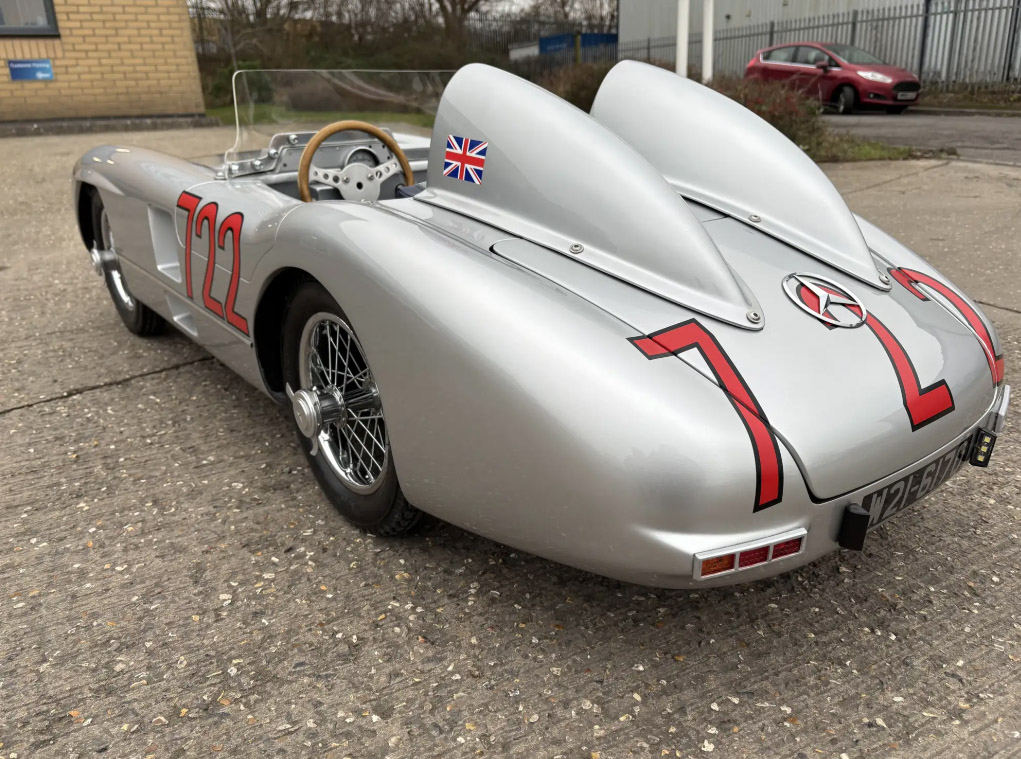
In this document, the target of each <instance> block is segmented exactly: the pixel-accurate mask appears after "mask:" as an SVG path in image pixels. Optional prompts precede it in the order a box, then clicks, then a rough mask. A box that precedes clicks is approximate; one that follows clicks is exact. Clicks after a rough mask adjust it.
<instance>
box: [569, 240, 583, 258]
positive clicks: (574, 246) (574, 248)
mask: <svg viewBox="0 0 1021 759" xmlns="http://www.w3.org/2000/svg"><path fill="white" fill-rule="evenodd" d="M568 250H570V251H571V252H572V253H574V254H576V255H577V254H578V253H583V252H584V251H585V246H584V245H582V244H581V243H580V242H575V243H571V247H570V248H568Z"/></svg>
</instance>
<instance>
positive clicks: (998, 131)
mask: <svg viewBox="0 0 1021 759" xmlns="http://www.w3.org/2000/svg"><path fill="white" fill-rule="evenodd" d="M823 118H824V119H825V121H826V123H827V124H828V125H829V126H830V127H831V128H832V129H834V130H836V131H840V132H847V133H848V134H853V135H856V136H858V137H863V138H865V139H868V140H876V141H878V142H885V143H888V144H890V145H907V146H908V147H913V148H922V149H925V150H941V149H946V148H954V149H955V150H957V153H958V155H960V156H961V158H965V159H968V160H972V161H990V162H993V163H1005V164H1011V165H1014V166H1021V118H1018V117H1016V116H1014V117H1012V116H998V115H995V116H994V115H981V114H978V115H967V116H957V115H938V114H928V113H920V112H917V111H912V110H910V109H908V110H907V111H905V112H904V113H901V114H898V115H895V116H894V115H890V114H887V113H883V112H863V113H856V114H852V115H850V116H838V115H836V114H830V115H826V116H824V117H823Z"/></svg>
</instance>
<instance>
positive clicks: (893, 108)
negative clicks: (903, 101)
mask: <svg viewBox="0 0 1021 759" xmlns="http://www.w3.org/2000/svg"><path fill="white" fill-rule="evenodd" d="M907 109H908V107H907V106H906V105H890V106H887V108H886V112H887V113H890V114H893V115H897V114H898V113H904V111H906V110H907Z"/></svg>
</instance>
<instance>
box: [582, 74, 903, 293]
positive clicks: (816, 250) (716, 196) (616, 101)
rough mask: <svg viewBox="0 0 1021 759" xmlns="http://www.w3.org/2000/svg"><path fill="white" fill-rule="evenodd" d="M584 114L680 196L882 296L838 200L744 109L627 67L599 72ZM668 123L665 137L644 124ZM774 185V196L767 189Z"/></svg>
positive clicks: (669, 77) (684, 83)
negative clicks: (779, 185)
mask: <svg viewBox="0 0 1021 759" xmlns="http://www.w3.org/2000/svg"><path fill="white" fill-rule="evenodd" d="M592 116H593V118H595V119H596V120H597V121H599V122H600V123H601V124H603V125H604V126H606V127H607V128H608V129H610V130H611V131H613V132H614V133H615V134H617V135H618V136H620V138H621V139H623V140H625V141H626V142H628V143H629V144H630V145H632V146H634V147H635V149H636V150H637V151H638V152H639V153H641V154H642V156H643V157H645V159H646V160H648V161H649V162H650V163H652V165H653V166H655V167H656V169H657V170H658V171H659V172H660V173H661V174H662V175H663V176H664V177H666V179H667V181H669V182H670V184H671V185H672V186H673V187H674V188H675V189H676V190H677V191H678V192H680V193H681V194H682V195H684V196H685V197H687V198H691V199H692V200H696V201H698V202H699V203H704V204H705V205H708V206H711V207H712V208H715V209H717V210H719V211H722V212H723V213H725V214H727V215H729V216H732V217H734V218H737V219H741V220H742V221H744V222H745V223H748V224H752V225H754V226H755V227H756V228H757V229H762V230H764V231H766V232H768V233H769V234H771V235H774V236H776V237H778V238H779V239H781V240H783V241H785V242H787V243H789V244H790V245H793V246H794V247H796V248H799V249H801V250H803V251H805V252H806V253H808V254H809V255H812V256H816V257H818V258H819V259H820V260H822V261H824V262H826V263H828V264H830V265H832V266H834V267H836V268H838V269H840V270H841V271H844V272H847V273H848V274H851V275H852V276H854V277H856V278H858V279H860V280H861V281H862V282H865V283H866V284H868V285H870V286H872V287H876V288H880V289H884V290H885V289H888V288H889V286H888V285H887V284H885V283H883V282H881V281H880V279H879V275H880V273H879V271H878V270H877V269H876V264H875V261H874V260H873V258H872V254H871V253H869V249H868V246H867V245H866V244H865V239H864V238H863V237H862V234H861V230H860V229H859V228H858V225H857V224H856V223H855V220H854V217H853V216H852V214H851V211H850V210H849V209H848V207H847V204H846V203H845V202H844V199H843V198H841V197H840V193H838V192H837V190H836V188H835V187H834V186H833V184H832V183H831V182H830V181H829V179H828V178H827V177H826V175H825V174H823V172H822V170H821V169H820V168H819V167H818V166H817V165H816V164H815V163H814V162H813V161H812V159H810V158H809V157H808V156H807V155H805V153H804V152H803V151H802V150H801V149H800V148H798V147H797V146H796V145H794V144H793V143H792V142H791V141H790V140H788V139H787V138H786V137H784V136H783V134H781V133H780V132H779V131H778V130H776V129H774V128H773V127H772V126H770V125H769V124H767V123H766V122H765V121H764V120H763V119H761V118H759V117H758V116H756V115H755V114H754V113H752V112H751V111H749V110H748V109H747V108H744V107H743V106H741V105H739V104H738V103H736V102H734V101H733V100H731V99H730V98H728V97H726V96H724V95H721V94H719V93H717V92H715V91H713V90H711V89H709V88H707V87H703V86H701V85H698V84H696V83H694V82H692V81H690V80H688V79H684V78H682V77H678V76H675V75H674V74H671V73H670V72H668V71H666V70H664V69H659V68H656V67H652V66H647V65H645V64H640V63H636V62H633V61H625V62H623V63H620V64H618V65H617V66H615V67H614V68H613V70H612V71H611V72H610V73H609V74H607V76H606V78H605V79H604V80H603V83H602V85H601V86H600V88H599V92H598V93H597V95H596V99H595V103H594V104H593V105H592ZM666 123H669V124H671V125H672V127H673V128H671V129H670V130H669V131H660V130H655V129H650V128H649V124H666ZM781 177H782V182H783V191H782V192H777V191H776V183H777V182H778V181H780V180H779V178H781Z"/></svg>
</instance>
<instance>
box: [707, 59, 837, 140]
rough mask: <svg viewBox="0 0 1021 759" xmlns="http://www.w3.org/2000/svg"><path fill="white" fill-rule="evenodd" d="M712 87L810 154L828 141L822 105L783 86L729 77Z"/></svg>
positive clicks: (781, 84) (776, 83) (716, 82)
mask: <svg viewBox="0 0 1021 759" xmlns="http://www.w3.org/2000/svg"><path fill="white" fill-rule="evenodd" d="M712 87H713V89H715V90H717V91H718V92H721V93H723V94H724V95H726V96H727V97H729V98H730V99H731V100H735V101H737V102H738V103H740V104H741V105H743V106H744V107H745V108H747V109H749V110H750V111H752V113H754V114H756V115H757V116H759V117H761V118H763V119H765V120H766V121H768V122H769V123H770V124H772V125H773V126H774V127H776V128H777V129H778V130H780V131H781V132H783V133H784V135H786V137H787V138H788V139H789V140H791V141H792V142H794V143H795V144H797V145H799V146H800V147H801V148H802V149H804V150H806V151H808V152H811V151H812V150H813V149H814V148H815V147H817V146H819V145H820V144H821V143H822V142H823V141H824V140H825V138H826V133H827V130H826V125H825V124H824V123H823V120H822V115H821V109H820V106H819V102H818V101H817V100H810V99H808V98H806V97H805V96H804V95H803V94H802V93H801V92H799V91H798V90H795V89H793V88H791V87H788V86H786V85H785V84H783V83H782V82H765V81H762V80H760V79H740V78H737V77H728V78H722V79H717V80H714V81H713V83H712Z"/></svg>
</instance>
